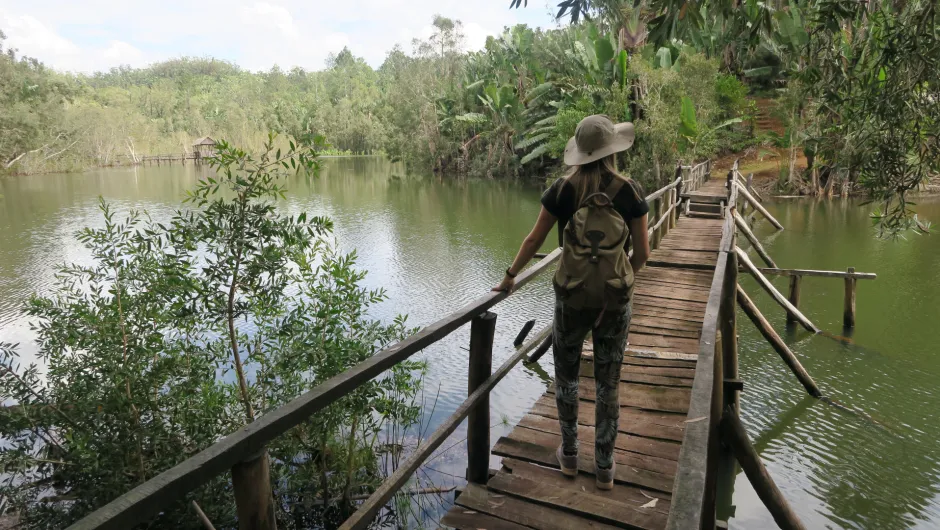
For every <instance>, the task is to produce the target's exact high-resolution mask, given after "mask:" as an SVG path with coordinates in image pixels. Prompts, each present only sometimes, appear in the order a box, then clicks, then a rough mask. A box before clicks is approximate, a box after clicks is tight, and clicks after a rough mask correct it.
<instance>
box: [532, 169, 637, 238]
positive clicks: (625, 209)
mask: <svg viewBox="0 0 940 530" xmlns="http://www.w3.org/2000/svg"><path fill="white" fill-rule="evenodd" d="M608 184H610V177H606V178H605V179H604V181H603V182H602V183H601V190H602V191H603V190H604V189H606V187H607V186H608ZM560 186H564V187H563V188H562V189H561V194H559V193H558V188H559V187H560ZM576 193H577V190H576V189H575V187H574V185H573V184H570V183H568V182H567V181H566V179H565V178H564V177H562V178H559V179H558V180H556V181H555V182H554V184H552V185H551V187H549V188H548V189H547V190H545V193H543V194H542V206H544V207H545V209H546V210H548V213H550V214H552V215H554V216H555V217H557V218H558V224H559V229H562V228H564V226H565V225H566V224H568V221H569V220H570V219H571V217H572V216H573V215H574V213H575V212H577V211H578V206H579V205H578V204H577V201H578V198H577V197H576V196H575V194H576ZM614 209H615V210H617V213H619V214H620V216H621V217H623V220H624V221H626V222H627V223H629V222H630V220H631V219H636V218H637V217H643V216H644V215H646V214H647V213H648V212H649V211H650V207H649V204H647V203H646V194H645V193H643V188H642V187H641V186H640V185H639V184H638V183H637V182H636V181H634V180H630V183H629V184H624V185H623V186H622V187H621V188H620V191H619V192H618V193H617V196H616V197H614Z"/></svg>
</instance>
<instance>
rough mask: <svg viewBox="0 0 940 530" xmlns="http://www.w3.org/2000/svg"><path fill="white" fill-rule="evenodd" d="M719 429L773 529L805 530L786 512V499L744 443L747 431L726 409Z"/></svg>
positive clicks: (755, 454) (757, 458)
mask: <svg viewBox="0 0 940 530" xmlns="http://www.w3.org/2000/svg"><path fill="white" fill-rule="evenodd" d="M719 429H721V435H722V438H724V440H725V442H726V443H728V444H729V445H730V446H731V450H732V451H733V452H734V457H735V459H736V460H737V461H738V463H740V464H741V467H742V468H743V469H744V474H745V475H747V479H748V481H749V482H750V483H751V485H752V486H754V491H756V492H757V496H758V497H760V500H761V501H763V503H764V506H766V507H767V509H768V510H769V511H770V514H771V515H773V518H774V521H775V522H776V523H777V526H779V527H780V528H782V529H783V530H805V528H806V527H805V526H803V523H801V522H800V520H799V518H797V516H796V514H795V513H794V512H793V509H792V508H790V504H789V503H788V502H787V499H786V498H785V497H784V496H783V493H781V492H780V489H779V488H777V485H776V484H775V483H774V480H773V478H771V477H770V473H768V472H767V468H765V467H764V464H763V463H762V462H761V461H760V455H758V454H757V451H756V450H754V446H753V445H751V441H750V440H748V438H747V431H745V430H744V425H742V424H741V420H739V419H738V416H737V414H735V413H734V411H733V410H731V409H730V408H726V409H725V411H724V413H723V414H722V417H721V423H720V424H719Z"/></svg>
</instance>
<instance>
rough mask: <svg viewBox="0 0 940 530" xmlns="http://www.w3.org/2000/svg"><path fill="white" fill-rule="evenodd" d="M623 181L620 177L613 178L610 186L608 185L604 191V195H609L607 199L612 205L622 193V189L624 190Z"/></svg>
mask: <svg viewBox="0 0 940 530" xmlns="http://www.w3.org/2000/svg"><path fill="white" fill-rule="evenodd" d="M623 184H624V182H623V179H622V178H618V177H611V178H610V184H608V185H607V188H606V189H605V190H604V195H607V198H608V199H610V203H611V204H613V202H614V197H616V196H617V194H618V193H620V189H621V188H623Z"/></svg>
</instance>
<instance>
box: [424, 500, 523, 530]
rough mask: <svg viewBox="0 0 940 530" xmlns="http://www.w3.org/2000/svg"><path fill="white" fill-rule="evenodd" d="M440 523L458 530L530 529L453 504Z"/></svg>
mask: <svg viewBox="0 0 940 530" xmlns="http://www.w3.org/2000/svg"><path fill="white" fill-rule="evenodd" d="M441 524H442V525H444V526H449V527H451V528H457V529H458V530H479V529H480V528H485V529H486V530H531V529H530V528H529V527H528V526H522V525H521V524H517V523H513V522H512V521H506V520H504V519H499V518H498V517H493V516H492V515H487V514H485V513H481V512H478V511H476V510H469V509H467V508H466V507H461V506H454V507H453V508H451V509H450V510H449V511H448V512H447V514H445V515H444V517H443V518H442V519H441Z"/></svg>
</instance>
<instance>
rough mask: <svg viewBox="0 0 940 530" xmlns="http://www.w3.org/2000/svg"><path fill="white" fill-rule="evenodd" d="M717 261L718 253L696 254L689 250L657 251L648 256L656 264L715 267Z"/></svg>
mask: <svg viewBox="0 0 940 530" xmlns="http://www.w3.org/2000/svg"><path fill="white" fill-rule="evenodd" d="M717 259H718V252H716V251H712V252H697V251H691V250H666V249H657V250H654V251H653V252H652V254H650V260H651V261H656V262H668V263H679V264H684V263H689V264H694V265H712V266H714V265H715V261H716V260H717Z"/></svg>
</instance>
